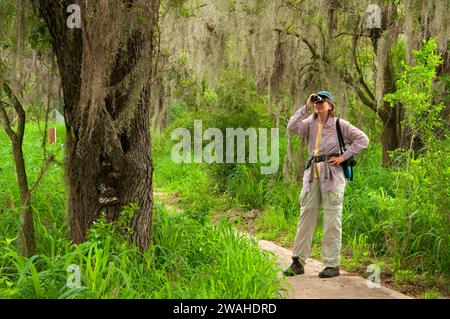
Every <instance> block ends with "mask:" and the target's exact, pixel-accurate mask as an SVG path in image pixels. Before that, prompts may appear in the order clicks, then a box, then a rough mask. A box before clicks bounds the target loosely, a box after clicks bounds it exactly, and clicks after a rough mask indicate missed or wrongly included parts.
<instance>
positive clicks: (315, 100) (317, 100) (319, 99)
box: [311, 94, 323, 103]
mask: <svg viewBox="0 0 450 319" xmlns="http://www.w3.org/2000/svg"><path fill="white" fill-rule="evenodd" d="M311 102H313V103H322V102H323V98H322V97H320V96H318V95H317V94H313V95H311Z"/></svg>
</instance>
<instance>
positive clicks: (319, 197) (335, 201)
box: [293, 174, 346, 267]
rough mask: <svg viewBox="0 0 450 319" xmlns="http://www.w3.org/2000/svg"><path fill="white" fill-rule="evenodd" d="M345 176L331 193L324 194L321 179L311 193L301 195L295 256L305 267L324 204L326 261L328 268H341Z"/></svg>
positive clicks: (340, 177)
mask: <svg viewBox="0 0 450 319" xmlns="http://www.w3.org/2000/svg"><path fill="white" fill-rule="evenodd" d="M345 185H346V181H345V177H344V174H338V183H337V185H336V186H335V187H334V188H333V189H332V190H331V191H329V192H322V191H321V189H320V180H319V179H318V178H314V179H313V180H312V182H311V184H310V185H309V191H308V192H304V191H303V190H302V192H301V194H300V205H301V210H300V218H299V222H298V226H297V234H296V236H295V240H294V253H293V256H297V257H299V260H300V263H301V264H302V265H304V264H305V262H306V259H307V258H309V256H310V253H311V242H312V238H313V234H314V230H315V229H316V225H317V217H318V215H319V210H320V204H321V203H322V205H323V239H322V258H323V260H324V262H325V267H336V266H339V262H340V259H341V241H342V203H343V200H344V191H345Z"/></svg>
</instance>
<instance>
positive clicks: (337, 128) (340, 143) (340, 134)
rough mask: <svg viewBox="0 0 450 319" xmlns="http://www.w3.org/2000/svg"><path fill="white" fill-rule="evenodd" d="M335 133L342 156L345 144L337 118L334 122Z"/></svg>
mask: <svg viewBox="0 0 450 319" xmlns="http://www.w3.org/2000/svg"><path fill="white" fill-rule="evenodd" d="M336 131H337V136H338V141H339V148H340V149H341V154H343V153H344V151H345V142H344V137H343V136H342V131H341V125H340V124H339V118H337V120H336Z"/></svg>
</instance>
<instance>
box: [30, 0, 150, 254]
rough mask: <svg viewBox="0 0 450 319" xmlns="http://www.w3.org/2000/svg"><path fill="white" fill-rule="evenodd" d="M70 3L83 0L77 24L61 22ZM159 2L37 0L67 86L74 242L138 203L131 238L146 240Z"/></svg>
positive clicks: (140, 243)
mask: <svg viewBox="0 0 450 319" xmlns="http://www.w3.org/2000/svg"><path fill="white" fill-rule="evenodd" d="M73 2H75V3H76V2H79V3H80V7H81V15H82V21H83V23H82V27H81V29H76V28H75V29H70V28H68V27H67V26H66V19H67V17H68V16H69V14H67V13H66V8H67V6H69V5H70V4H72V3H73ZM83 3H84V2H83ZM158 8H159V1H158V0H152V1H150V0H148V1H143V0H141V1H123V2H119V1H117V2H112V1H111V2H109V1H106V2H95V1H94V2H90V3H88V4H87V7H86V6H84V4H82V3H81V1H72V0H70V1H46V0H39V4H38V9H39V13H40V16H41V17H42V18H43V19H44V21H45V23H46V25H47V27H48V29H49V32H50V34H51V40H52V45H53V51H54V53H55V55H56V57H57V60H58V65H59V68H60V73H61V80H62V87H63V92H64V102H65V105H64V116H65V121H66V129H67V141H66V164H67V184H68V192H69V194H68V210H69V224H70V231H71V237H72V240H73V241H74V242H76V243H80V242H83V241H84V240H85V239H86V232H87V230H88V228H89V227H90V225H91V224H92V222H93V220H95V219H96V218H97V217H98V216H99V214H100V213H101V212H102V211H104V212H106V217H107V220H108V221H112V220H116V219H117V218H118V216H119V213H120V211H121V209H122V207H123V206H124V205H126V204H130V203H135V204H137V205H138V209H137V210H136V212H135V214H134V216H133V218H132V220H131V222H130V226H131V227H132V229H133V230H134V240H135V241H136V243H137V244H138V246H139V247H141V248H142V249H146V248H148V246H149V245H150V241H151V223H152V215H151V210H152V171H153V166H152V159H151V152H150V136H149V98H150V90H149V86H150V82H149V79H150V77H151V65H152V64H151V59H152V50H153V40H152V39H153V27H154V26H155V25H156V23H157V17H158ZM138 13H139V14H140V15H142V16H139V17H138V16H137V15H138ZM143 18H144V19H143ZM146 61H147V63H145V62H146Z"/></svg>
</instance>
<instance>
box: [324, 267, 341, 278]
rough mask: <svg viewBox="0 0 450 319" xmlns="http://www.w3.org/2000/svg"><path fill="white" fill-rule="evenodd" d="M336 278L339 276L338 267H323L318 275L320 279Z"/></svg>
mask: <svg viewBox="0 0 450 319" xmlns="http://www.w3.org/2000/svg"><path fill="white" fill-rule="evenodd" d="M336 276H339V267H325V269H324V270H322V271H321V272H320V273H319V277H320V278H331V277H336Z"/></svg>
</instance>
